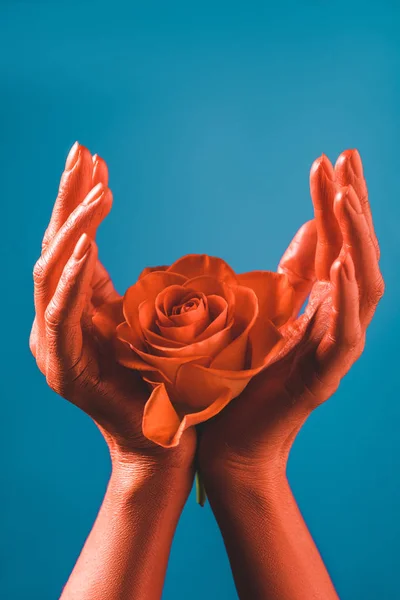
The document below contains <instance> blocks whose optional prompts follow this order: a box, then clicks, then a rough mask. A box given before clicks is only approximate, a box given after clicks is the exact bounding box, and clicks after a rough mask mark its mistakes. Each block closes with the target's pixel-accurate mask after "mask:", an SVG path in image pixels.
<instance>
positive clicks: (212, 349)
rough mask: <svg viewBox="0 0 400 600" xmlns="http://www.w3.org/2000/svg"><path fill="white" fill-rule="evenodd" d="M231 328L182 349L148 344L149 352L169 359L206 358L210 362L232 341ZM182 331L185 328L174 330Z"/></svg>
mask: <svg viewBox="0 0 400 600" xmlns="http://www.w3.org/2000/svg"><path fill="white" fill-rule="evenodd" d="M188 327H190V326H188ZM231 328H232V324H231V325H230V326H228V327H225V329H223V330H221V331H218V332H217V333H215V334H214V335H213V336H211V337H208V338H206V339H205V340H202V341H200V342H196V343H193V344H188V345H186V346H183V347H182V348H167V347H165V346H158V345H155V344H150V347H151V352H152V354H153V353H154V354H155V355H157V356H165V357H171V358H172V357H178V356H182V357H183V356H208V357H209V358H210V360H211V359H212V358H213V357H214V356H216V355H217V354H219V353H220V352H221V350H222V348H225V346H226V345H227V344H229V343H230V341H231V339H232V337H231ZM182 329H185V328H184V327H179V328H177V329H176V332H178V331H181V330H182Z"/></svg>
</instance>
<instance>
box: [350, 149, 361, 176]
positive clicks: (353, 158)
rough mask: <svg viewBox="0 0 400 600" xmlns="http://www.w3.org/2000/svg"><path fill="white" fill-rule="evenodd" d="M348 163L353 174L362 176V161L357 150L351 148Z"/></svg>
mask: <svg viewBox="0 0 400 600" xmlns="http://www.w3.org/2000/svg"><path fill="white" fill-rule="evenodd" d="M350 164H351V168H352V170H353V172H354V174H355V176H356V177H362V176H363V167H362V162H361V156H360V154H359V153H358V150H351V154H350Z"/></svg>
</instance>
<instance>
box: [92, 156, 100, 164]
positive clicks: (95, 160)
mask: <svg viewBox="0 0 400 600" xmlns="http://www.w3.org/2000/svg"><path fill="white" fill-rule="evenodd" d="M98 159H99V155H98V154H93V156H92V162H93V164H95V163H96V162H97V161H98Z"/></svg>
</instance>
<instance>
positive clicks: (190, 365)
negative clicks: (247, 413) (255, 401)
mask: <svg viewBox="0 0 400 600" xmlns="http://www.w3.org/2000/svg"><path fill="white" fill-rule="evenodd" d="M293 299H294V290H293V288H292V287H291V285H290V284H289V280H288V278H287V276H286V275H285V274H281V273H273V272H269V271H254V272H249V273H243V274H240V275H236V274H235V272H234V271H233V270H232V269H231V268H230V266H229V265H228V264H227V263H226V262H225V261H223V260H222V259H220V258H215V257H212V256H208V255H206V254H202V255H196V254H192V255H188V256H184V257H183V258H181V259H179V260H177V261H176V262H175V263H174V264H173V265H172V266H170V267H155V268H147V269H145V270H144V271H143V272H142V274H141V275H140V277H139V279H138V281H137V283H135V284H134V285H133V286H131V287H130V288H129V289H128V290H127V292H126V293H125V295H124V297H123V299H121V300H117V301H115V302H113V303H108V304H106V305H104V306H102V307H100V309H99V310H98V312H97V313H96V315H95V316H94V323H95V326H96V327H97V329H98V331H99V332H100V333H101V335H102V336H103V337H106V338H108V339H113V340H114V347H115V352H116V357H117V360H118V362H119V363H120V364H121V365H123V366H124V367H128V368H130V369H135V370H138V371H140V372H141V374H142V377H143V379H144V380H145V381H147V382H148V383H149V384H150V385H151V386H152V388H153V390H152V393H151V395H150V398H149V399H148V401H147V403H146V406H145V409H144V415H143V433H144V435H145V436H146V437H147V438H148V439H150V440H152V441H153V442H155V443H157V444H159V445H161V446H164V447H169V446H176V445H177V444H178V443H179V440H180V437H181V435H182V432H183V431H184V430H185V429H186V428H187V427H190V426H192V425H197V424H199V423H201V422H203V421H205V420H207V419H210V418H211V417H213V416H215V415H216V414H217V413H219V412H220V411H221V410H222V409H223V408H224V407H225V406H226V405H227V404H228V403H229V402H230V400H232V399H233V398H235V397H236V396H238V395H239V394H240V393H241V392H242V391H243V389H244V388H245V387H246V385H247V384H248V382H249V381H250V379H251V378H252V377H253V376H254V375H256V374H257V373H259V372H260V371H261V370H262V369H264V368H265V367H266V366H267V365H268V364H270V363H271V362H272V361H273V359H274V357H275V356H276V354H277V351H278V350H279V348H280V347H281V343H280V342H281V341H282V339H283V337H282V335H281V333H280V331H279V329H280V328H281V327H282V325H284V324H285V323H286V322H287V321H288V319H289V318H290V317H291V315H292V312H293Z"/></svg>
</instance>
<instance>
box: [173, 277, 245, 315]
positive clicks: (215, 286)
mask: <svg viewBox="0 0 400 600" xmlns="http://www.w3.org/2000/svg"><path fill="white" fill-rule="evenodd" d="M184 287H190V288H192V289H195V290H196V291H198V292H202V293H203V294H205V295H206V296H207V297H208V296H220V297H221V298H224V299H225V300H226V302H227V304H228V316H227V320H228V321H230V320H231V318H232V315H233V313H234V310H235V289H236V287H237V284H236V283H235V285H233V286H230V285H228V284H226V283H223V282H222V281H218V280H217V279H213V278H212V277H208V276H201V277H195V278H194V279H188V280H187V282H186V283H185V284H184Z"/></svg>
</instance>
